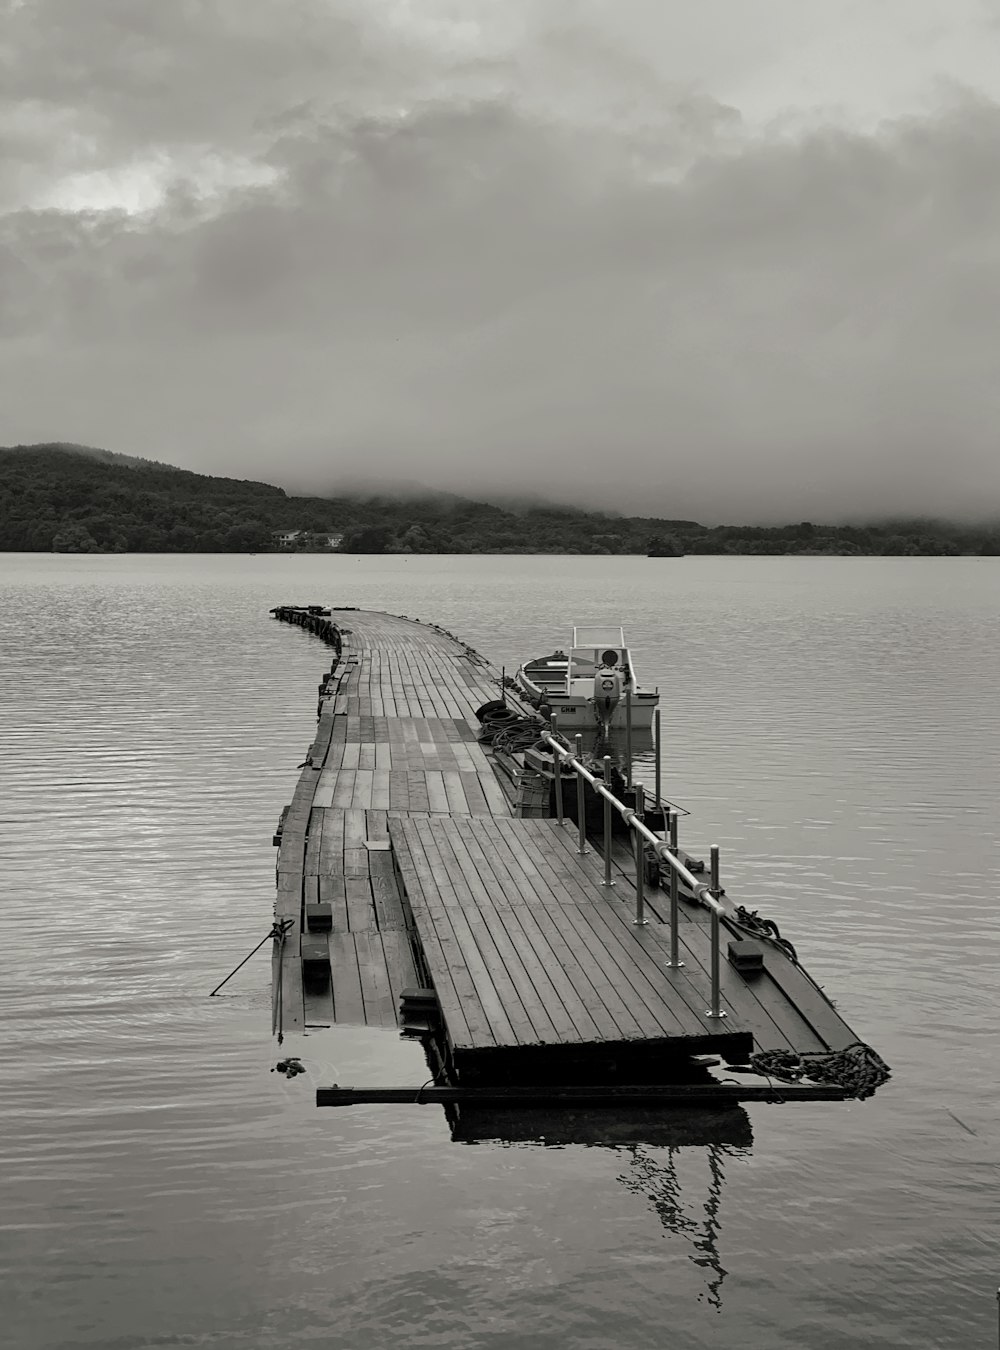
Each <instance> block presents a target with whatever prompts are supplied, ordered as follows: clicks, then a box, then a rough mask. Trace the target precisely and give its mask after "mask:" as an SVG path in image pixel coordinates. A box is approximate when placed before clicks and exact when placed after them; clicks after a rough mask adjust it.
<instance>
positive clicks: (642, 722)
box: [515, 626, 660, 738]
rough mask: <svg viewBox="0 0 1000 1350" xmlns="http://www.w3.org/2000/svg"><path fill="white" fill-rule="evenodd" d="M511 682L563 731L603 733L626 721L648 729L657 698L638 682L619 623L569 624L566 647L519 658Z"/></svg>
mask: <svg viewBox="0 0 1000 1350" xmlns="http://www.w3.org/2000/svg"><path fill="white" fill-rule="evenodd" d="M515 683H516V684H517V687H518V688H519V689H520V690H521V691H522V692H523V693H524V694H525V695H526V696H527V698H528V700H529V702H530V703H531V704H532V706H533V707H535V708H536V709H537V710H538V711H539V712H540V713H541V714H542V716H544V717H546V718H549V719H551V718H555V719H556V721H557V725H558V727H559V730H560V731H561V732H563V733H566V734H569V735H573V734H575V733H576V732H588V731H597V732H598V733H599V734H600V735H602V736H603V737H604V738H607V737H610V735H611V734H612V732H616V731H624V730H626V728H627V727H629V726H631V730H632V731H633V732H634V733H635V732H637V733H640V734H641V733H644V732H645V733H647V734H650V733H651V732H652V724H653V710H654V709H655V708H656V706H657V704H658V703H659V701H660V692H659V690H658V689H651V690H650V689H642V688H640V686H639V683H638V681H637V679H636V675H635V666H634V665H633V662H632V654H631V652H630V651H629V649H628V647H627V646H626V644H625V631H624V629H622V628H608V627H597V626H587V627H582V628H574V629H573V642H572V645H571V647H570V649H569V651H568V652H564V651H555V652H553V653H552V655H551V656H542V657H539V658H538V659H537V660H534V661H527V662H525V663H524V665H522V666H520V667H519V668H518V671H517V675H516V677H515Z"/></svg>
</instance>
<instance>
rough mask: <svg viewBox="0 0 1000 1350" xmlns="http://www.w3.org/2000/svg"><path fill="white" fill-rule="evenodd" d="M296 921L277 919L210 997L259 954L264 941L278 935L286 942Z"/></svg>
mask: <svg viewBox="0 0 1000 1350" xmlns="http://www.w3.org/2000/svg"><path fill="white" fill-rule="evenodd" d="M294 923H295V920H294V919H282V920H280V922H279V920H277V919H275V921H274V923H272V924H271V927H270V930H269V931H268V932H267V933H265V934H264V936H263V937H262V938H261V940H260V941H259V942H258V943H257V945H256V947H254V949H253V951H252V952H249V953H248V954H247V955H246V956H244V958H243V960H242V961H241V962H240V963H239V965H238V966H234V967H233V969H232V970H231V971H230V972H229V974H228V975H227V976H226V978H225V979H224V980H222V981H221V983H219V984H217V985H216V986H215V988H214V989H213V990H212V992H211V993H210V994H209V996H208V997H209V998H214V997H215V995H216V994H217V993H218V992H219V990H220V989H221V988H222V986H223V985H224V984H228V983H229V981H230V980H231V979H232V978H233V976H234V975H235V974H236V972H237V971H238V970H242V969H243V967H244V966H245V965H246V963H247V962H248V961H249V960H250V957H251V956H256V955H257V953H258V952H259V951H260V949H261V947H263V945H264V943H265V942H266V941H267V939H268V938H277V937H280V938H281V941H282V942H284V940H285V938H284V934H285V933H286V932H287V931H288V929H289V928H291V927H292V925H293V924H294ZM282 924H284V925H286V927H285V928H284V930H283V931H282V932H280V933H279V931H278V930H279V928H280V927H281V925H282Z"/></svg>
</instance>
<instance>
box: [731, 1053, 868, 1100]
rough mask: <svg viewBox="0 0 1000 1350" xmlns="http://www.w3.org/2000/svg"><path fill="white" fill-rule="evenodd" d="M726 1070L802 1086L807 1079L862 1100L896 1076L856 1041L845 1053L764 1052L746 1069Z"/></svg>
mask: <svg viewBox="0 0 1000 1350" xmlns="http://www.w3.org/2000/svg"><path fill="white" fill-rule="evenodd" d="M726 1067H727V1068H728V1069H729V1070H730V1071H735V1072H737V1073H738V1072H740V1071H741V1070H742V1071H743V1072H744V1073H746V1072H751V1073H759V1074H762V1075H763V1076H764V1077H765V1078H767V1079H771V1078H777V1079H779V1080H780V1081H781V1082H783V1083H798V1082H800V1081H801V1080H802V1079H803V1078H808V1079H810V1080H811V1081H812V1082H814V1083H830V1084H832V1085H833V1086H834V1087H840V1088H843V1090H844V1092H845V1093H846V1094H847V1095H848V1096H849V1097H854V1098H856V1099H857V1100H858V1101H863V1100H864V1099H865V1098H866V1097H870V1096H872V1094H873V1093H874V1091H875V1089H876V1088H878V1087H881V1086H882V1084H883V1083H885V1082H887V1081H888V1079H889V1078H890V1077H891V1076H892V1070H891V1069H890V1068H889V1066H888V1064H886V1062H885V1060H884V1059H883V1058H882V1057H881V1055H879V1054H878V1053H877V1052H876V1051H875V1050H873V1049H872V1047H871V1046H870V1045H866V1044H865V1043H864V1041H854V1042H852V1044H850V1045H848V1046H845V1047H844V1049H843V1050H806V1051H802V1052H800V1051H797V1050H760V1051H758V1052H757V1054H755V1055H751V1056H750V1059H749V1061H748V1063H747V1065H746V1066H742V1065H738V1064H729V1065H727V1066H726Z"/></svg>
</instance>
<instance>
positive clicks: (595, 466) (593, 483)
mask: <svg viewBox="0 0 1000 1350" xmlns="http://www.w3.org/2000/svg"><path fill="white" fill-rule="evenodd" d="M0 213H2V214H0V443H7V444H11V443H15V442H33V441H41V440H69V441H77V442H82V443H86V444H90V445H100V446H104V447H106V448H108V449H111V450H117V451H121V452H124V453H127V454H137V455H144V456H148V457H151V458H157V459H163V460H167V461H169V462H171V463H174V464H178V465H181V466H184V467H187V468H195V469H199V470H202V471H205V472H210V473H226V474H233V475H236V476H239V477H250V478H261V479H264V480H267V481H270V482H279V483H281V484H282V485H284V486H286V487H290V488H293V489H301V488H307V489H310V490H316V489H318V490H324V489H326V488H327V487H330V486H333V485H335V484H336V483H337V482H338V481H342V480H343V479H344V478H345V477H347V476H357V475H359V474H363V475H366V476H367V477H369V478H372V479H377V480H379V481H382V482H383V483H384V484H385V485H386V486H389V485H391V483H392V481H393V479H395V478H399V477H403V478H406V479H408V480H414V479H416V480H419V481H421V482H425V483H427V484H429V485H432V486H440V487H449V488H451V489H452V490H454V491H459V492H467V493H470V494H472V495H475V494H476V493H477V492H480V491H481V492H488V491H490V490H493V491H505V492H518V491H524V490H533V491H536V492H539V493H541V494H544V495H548V496H550V497H554V498H557V499H561V500H566V501H575V502H580V501H584V502H589V503H594V504H599V505H605V506H607V507H609V508H615V509H625V510H629V511H640V510H641V511H643V512H648V513H658V514H667V515H676V516H685V517H694V518H697V519H701V520H706V521H719V520H733V521H737V520H739V521H750V520H759V521H767V520H784V519H789V518H794V519H803V518H810V519H814V520H833V519H842V518H847V517H856V516H865V515H877V514H885V513H907V514H912V513H933V514H941V515H945V514H963V515H983V514H988V515H994V516H1000V454H998V452H997V448H996V447H997V439H998V436H1000V356H998V328H1000V0H822V3H820V0H0Z"/></svg>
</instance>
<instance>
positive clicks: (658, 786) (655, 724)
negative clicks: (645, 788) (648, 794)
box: [653, 708, 662, 811]
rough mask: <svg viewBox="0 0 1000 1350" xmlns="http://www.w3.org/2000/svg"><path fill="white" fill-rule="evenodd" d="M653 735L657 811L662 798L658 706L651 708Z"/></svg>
mask: <svg viewBox="0 0 1000 1350" xmlns="http://www.w3.org/2000/svg"><path fill="white" fill-rule="evenodd" d="M653 736H654V739H655V742H656V746H655V755H656V759H655V763H656V809H657V811H659V809H660V802H661V800H662V796H661V791H660V789H661V786H662V784H661V782H660V710H659V708H655V709H654V710H653Z"/></svg>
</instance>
